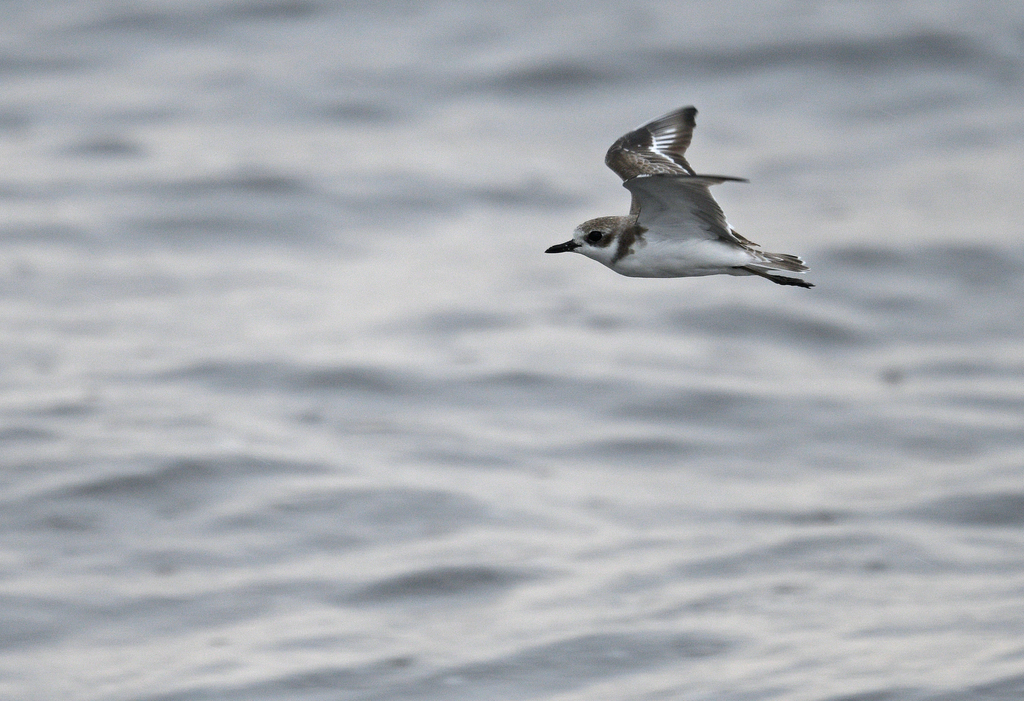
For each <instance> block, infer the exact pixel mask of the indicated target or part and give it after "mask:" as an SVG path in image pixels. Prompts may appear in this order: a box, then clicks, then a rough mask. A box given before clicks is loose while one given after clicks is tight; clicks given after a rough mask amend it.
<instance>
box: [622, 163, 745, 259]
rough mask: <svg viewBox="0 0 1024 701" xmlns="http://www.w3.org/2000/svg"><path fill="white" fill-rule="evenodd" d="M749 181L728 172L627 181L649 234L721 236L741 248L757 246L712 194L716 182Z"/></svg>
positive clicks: (720, 238) (639, 219) (715, 237)
mask: <svg viewBox="0 0 1024 701" xmlns="http://www.w3.org/2000/svg"><path fill="white" fill-rule="evenodd" d="M728 181H737V182H746V180H745V179H743V178H733V177H729V176H726V175H649V176H639V177H636V178H633V179H631V180H627V181H626V182H624V183H623V186H624V187H625V188H626V189H627V190H629V191H630V192H631V193H633V204H634V207H635V208H637V209H638V210H639V217H638V219H637V224H639V225H640V226H642V227H643V228H645V229H647V231H648V232H649V233H648V236H659V237H663V238H671V239H709V240H710V239H718V240H720V241H725V242H727V243H731V244H733V245H736V246H740V247H741V248H749V247H750V246H753V245H754V244H752V243H751V242H750V241H748V240H747V239H745V238H743V237H742V236H740V235H739V234H737V233H736V232H735V231H733V230H732V227H730V226H729V222H727V221H726V220H725V212H723V211H722V208H721V207H720V206H719V205H718V202H716V201H715V198H714V197H712V196H711V191H710V190H709V189H708V188H709V187H711V186H712V185H718V184H720V183H724V182H728Z"/></svg>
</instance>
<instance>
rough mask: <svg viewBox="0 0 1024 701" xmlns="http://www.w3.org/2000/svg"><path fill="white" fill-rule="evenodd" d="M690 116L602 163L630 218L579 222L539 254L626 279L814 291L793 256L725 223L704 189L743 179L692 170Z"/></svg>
mask: <svg viewBox="0 0 1024 701" xmlns="http://www.w3.org/2000/svg"><path fill="white" fill-rule="evenodd" d="M696 115H697V108H696V107H693V106H689V107H680V108H679V109H676V110H673V111H671V112H669V113H668V114H665V115H662V116H661V117H658V118H657V119H655V120H653V121H650V122H648V123H646V124H644V125H643V126H641V127H638V128H637V129H634V130H633V131H631V132H629V133H628V134H625V135H624V136H622V137H620V138H619V139H618V140H617V141H616V142H615V143H614V144H612V145H611V148H609V149H608V153H607V154H606V155H605V158H604V162H605V165H607V166H608V167H609V168H611V169H612V171H614V172H615V174H616V175H618V176H619V177H620V178H622V181H623V183H622V184H623V187H625V188H626V189H627V190H629V192H630V193H631V194H632V204H631V205H630V209H629V214H628V215H626V216H611V217H598V218H596V219H590V220H588V221H585V222H583V223H582V224H580V225H579V226H577V227H576V230H575V231H574V232H573V236H572V239H571V240H569V241H566V242H565V243H560V244H557V245H555V246H551V247H550V248H548V249H547V250H546V251H545V253H570V252H572V253H580V254H583V255H585V256H586V257H587V258H593V259H594V260H596V261H597V262H599V263H603V264H604V265H606V266H608V267H609V268H611V269H612V270H614V271H615V272H617V273H619V274H621V275H627V276H629V277H695V276H701V275H757V276H760V277H763V278H765V279H767V280H771V281H772V282H774V283H776V284H779V285H793V286H795V287H805V288H809V287H814V285H813V284H811V283H810V282H807V281H806V280H803V279H801V278H799V277H793V276H792V275H790V273H795V274H801V273H804V272H806V271H807V270H808V268H807V266H806V265H804V262H803V261H802V260H800V258H799V257H798V256H795V255H791V254H788V253H769V252H767V251H763V250H761V248H760V246H758V245H757V244H756V243H754V242H753V241H750V240H749V239H746V238H744V237H743V236H740V234H739V233H737V232H736V230H735V229H733V228H732V226H731V225H730V224H729V222H728V221H726V218H725V213H724V212H723V211H722V208H721V207H720V206H719V204H718V202H716V201H715V198H714V197H712V196H711V190H710V187H711V186H712V185H719V184H721V183H724V182H730V181H732V182H748V181H747V180H746V179H745V178H735V177H731V176H727V175H698V174H697V173H696V172H695V171H694V170H693V169H692V168H691V167H690V164H689V163H687V161H686V158H685V156H684V154H685V153H686V149H687V147H688V146H689V145H690V140H691V138H692V136H693V129H694V127H695V126H696V120H695V119H694V118H695V117H696Z"/></svg>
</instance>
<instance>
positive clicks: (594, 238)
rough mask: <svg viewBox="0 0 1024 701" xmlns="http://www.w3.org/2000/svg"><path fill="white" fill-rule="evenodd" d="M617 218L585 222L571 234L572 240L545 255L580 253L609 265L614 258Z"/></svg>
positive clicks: (602, 218)
mask: <svg viewBox="0 0 1024 701" xmlns="http://www.w3.org/2000/svg"><path fill="white" fill-rule="evenodd" d="M619 219H620V218H619V217H600V218H598V219H591V220H590V221H585V222H583V223H582V224H580V225H579V226H577V227H576V230H575V231H573V232H572V240H570V241H566V242H565V243H560V244H558V245H557V246H552V247H551V248H549V249H548V250H546V251H545V253H569V252H570V251H571V252H574V253H582V254H583V255H585V256H586V257H587V258H593V259H594V260H596V261H598V262H599V263H604V264H605V265H611V263H612V258H613V257H614V256H615V246H614V245H612V244H614V243H615V240H616V237H617V236H618V226H617V225H618V220H619Z"/></svg>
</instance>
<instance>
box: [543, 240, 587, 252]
mask: <svg viewBox="0 0 1024 701" xmlns="http://www.w3.org/2000/svg"><path fill="white" fill-rule="evenodd" d="M581 245H583V244H579V243H576V242H575V241H566V242H565V243H560V244H558V245H557V246H552V247H551V248H549V249H548V250H546V251H544V252H545V253H568V252H569V251H575V250H576V249H577V248H579V247H580V246H581Z"/></svg>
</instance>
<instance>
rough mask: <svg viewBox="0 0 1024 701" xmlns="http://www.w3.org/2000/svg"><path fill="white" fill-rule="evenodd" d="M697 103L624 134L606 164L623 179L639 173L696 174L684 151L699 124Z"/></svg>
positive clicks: (609, 154)
mask: <svg viewBox="0 0 1024 701" xmlns="http://www.w3.org/2000/svg"><path fill="white" fill-rule="evenodd" d="M696 114H697V108H696V107H681V108H679V109H677V110H674V111H672V112H669V113H668V114H666V115H663V116H661V117H658V118H657V119H655V120H654V121H651V122H648V123H647V124H645V125H643V126H642V127H640V128H638V129H635V130H633V131H631V132H629V133H628V134H626V135H625V136H622V137H620V138H619V139H618V140H617V141H616V142H615V143H614V144H612V146H611V148H610V149H608V153H607V154H605V157H604V162H605V164H606V165H607V166H608V167H609V168H611V169H612V170H613V171H615V174H616V175H618V176H619V177H620V178H622V179H623V180H631V179H632V178H635V177H637V176H638V175H695V173H694V172H693V169H692V168H690V164H689V163H687V162H686V159H685V158H684V157H683V154H684V153H686V149H687V147H688V146H689V145H690V139H691V137H692V136H693V128H694V127H695V126H696V124H697V123H696V122H695V121H694V119H693V118H694V116H695V115H696Z"/></svg>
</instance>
